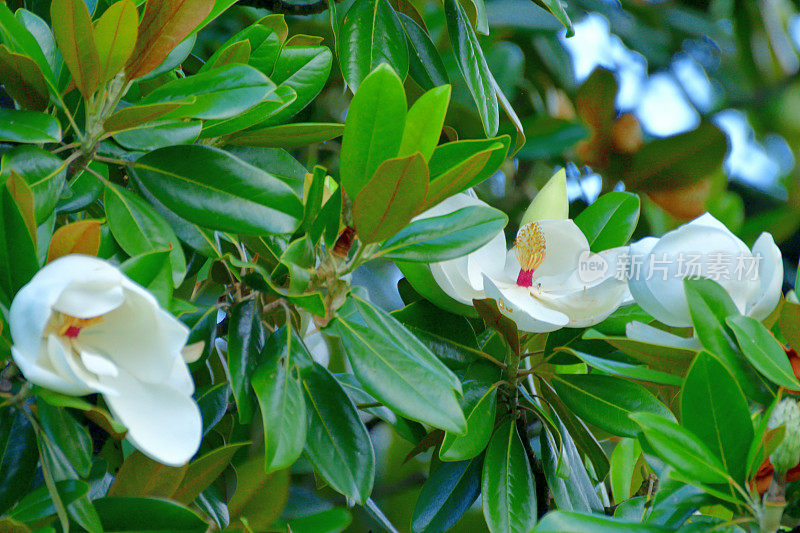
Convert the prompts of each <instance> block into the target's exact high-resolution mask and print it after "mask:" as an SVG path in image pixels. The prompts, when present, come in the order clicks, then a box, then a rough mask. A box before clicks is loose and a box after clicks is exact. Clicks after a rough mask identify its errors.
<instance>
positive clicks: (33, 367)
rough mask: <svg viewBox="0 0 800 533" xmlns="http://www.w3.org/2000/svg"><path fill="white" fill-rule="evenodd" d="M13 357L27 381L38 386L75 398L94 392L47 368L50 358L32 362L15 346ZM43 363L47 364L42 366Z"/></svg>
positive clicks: (12, 352)
mask: <svg viewBox="0 0 800 533" xmlns="http://www.w3.org/2000/svg"><path fill="white" fill-rule="evenodd" d="M11 356H12V357H13V358H14V362H15V363H16V364H17V366H18V367H19V369H20V371H21V372H22V374H23V375H24V376H25V379H27V380H28V381H31V382H33V383H36V384H37V385H41V386H42V387H45V388H48V389H52V390H54V391H56V392H60V393H62V394H69V395H73V396H80V395H83V394H89V393H91V392H93V391H92V390H91V389H89V388H88V387H86V385H84V384H83V383H80V382H77V381H74V380H71V379H66V378H65V377H63V376H61V375H59V374H57V373H56V372H55V371H54V370H52V369H49V368H47V366H51V365H49V358H44V357H41V358H37V359H38V360H37V359H33V360H32V359H31V358H30V357H29V356H28V354H27V352H23V351H20V350H18V349H17V348H16V347H14V346H12V347H11ZM42 362H45V363H46V364H42Z"/></svg>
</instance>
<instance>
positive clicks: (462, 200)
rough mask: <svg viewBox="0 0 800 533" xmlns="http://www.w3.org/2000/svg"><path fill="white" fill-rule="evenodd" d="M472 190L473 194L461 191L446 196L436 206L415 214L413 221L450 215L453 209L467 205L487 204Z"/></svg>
mask: <svg viewBox="0 0 800 533" xmlns="http://www.w3.org/2000/svg"><path fill="white" fill-rule="evenodd" d="M470 192H471V194H468V193H466V192H460V193H458V194H454V195H453V196H451V197H449V198H445V199H444V200H442V201H441V202H439V203H438V204H436V205H435V206H433V207H431V208H430V209H428V210H426V211H423V212H422V213H420V214H419V215H417V216H415V217H414V218H413V219H412V221H414V220H421V219H423V218H433V217H440V216H442V215H448V214H450V213H452V212H453V211H458V210H459V209H463V208H465V207H469V206H473V205H487V204H486V202H483V201H481V200H479V199H478V198H477V197H476V196H475V193H474V192H472V191H470Z"/></svg>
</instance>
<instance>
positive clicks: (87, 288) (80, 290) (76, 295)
mask: <svg viewBox="0 0 800 533" xmlns="http://www.w3.org/2000/svg"><path fill="white" fill-rule="evenodd" d="M104 274H105V273H104ZM124 302H125V294H124V292H123V289H122V283H121V280H120V276H119V275H116V276H108V275H103V276H102V277H101V278H98V279H96V280H82V281H73V282H72V283H70V284H69V285H68V286H67V287H66V288H65V289H64V290H63V291H62V292H61V294H60V295H59V296H58V300H56V302H55V303H54V304H53V309H55V310H56V311H58V312H59V313H63V314H65V315H70V316H74V317H76V318H94V317H98V316H101V315H105V314H106V313H110V312H111V311H113V310H114V309H116V308H118V307H119V306H120V305H122V304H123V303H124Z"/></svg>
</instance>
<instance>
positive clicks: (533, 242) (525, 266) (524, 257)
mask: <svg viewBox="0 0 800 533" xmlns="http://www.w3.org/2000/svg"><path fill="white" fill-rule="evenodd" d="M514 253H515V254H516V256H517V261H519V266H520V267H521V268H522V270H525V271H530V272H532V271H534V270H536V269H537V268H539V265H541V264H542V261H544V258H545V257H546V256H547V246H546V242H545V238H544V233H543V232H542V228H541V227H540V226H539V224H537V223H536V222H530V223H528V224H525V225H524V226H522V227H521V228H520V229H519V231H518V232H517V238H516V239H514Z"/></svg>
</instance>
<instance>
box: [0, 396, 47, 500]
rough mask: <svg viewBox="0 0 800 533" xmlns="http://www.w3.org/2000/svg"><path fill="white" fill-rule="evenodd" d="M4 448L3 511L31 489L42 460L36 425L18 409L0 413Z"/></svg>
mask: <svg viewBox="0 0 800 533" xmlns="http://www.w3.org/2000/svg"><path fill="white" fill-rule="evenodd" d="M0 450H2V454H0V513H5V511H6V510H7V509H8V508H9V507H11V506H12V505H13V504H14V503H15V502H16V501H17V500H19V499H20V498H22V496H24V495H25V494H26V493H27V491H28V488H29V487H30V485H31V482H32V481H33V477H34V474H35V473H36V463H37V461H38V456H37V452H36V435H35V433H34V432H33V426H32V425H31V423H30V421H29V420H28V418H27V417H26V416H25V415H24V414H23V413H22V412H21V411H20V410H18V409H4V410H3V411H2V413H0Z"/></svg>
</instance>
